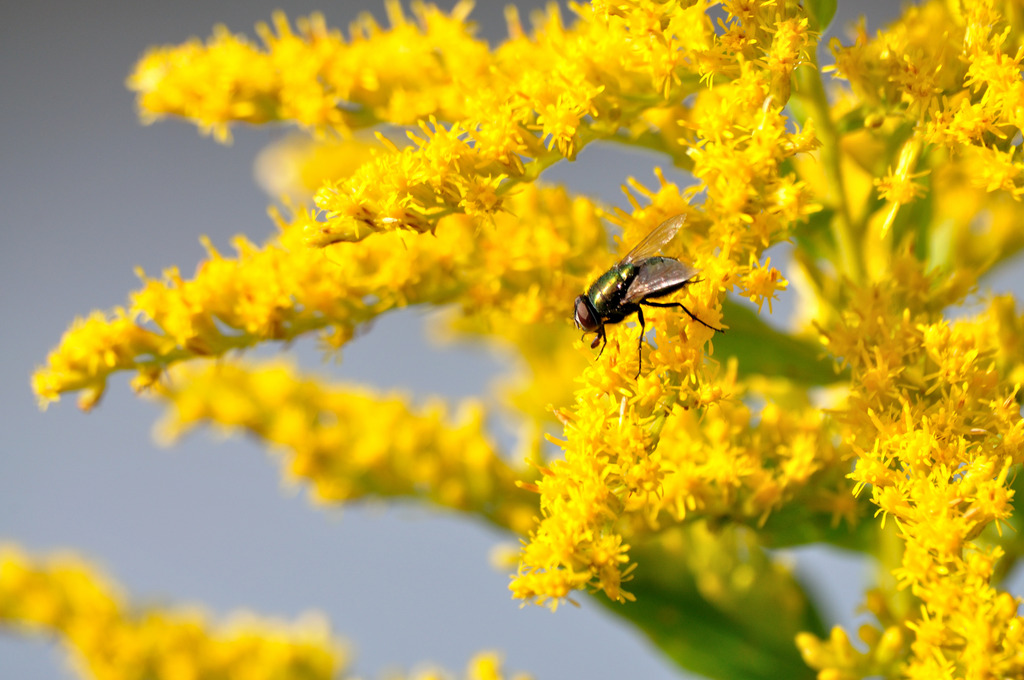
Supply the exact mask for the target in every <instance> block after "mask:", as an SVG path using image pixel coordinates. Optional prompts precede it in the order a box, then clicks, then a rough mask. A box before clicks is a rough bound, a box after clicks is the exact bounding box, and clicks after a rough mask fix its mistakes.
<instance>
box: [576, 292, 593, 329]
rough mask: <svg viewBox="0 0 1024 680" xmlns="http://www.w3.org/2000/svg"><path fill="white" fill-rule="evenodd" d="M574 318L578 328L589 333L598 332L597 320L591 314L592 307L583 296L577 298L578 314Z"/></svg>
mask: <svg viewBox="0 0 1024 680" xmlns="http://www.w3.org/2000/svg"><path fill="white" fill-rule="evenodd" d="M574 316H575V321H576V327H577V328H582V329H583V330H585V331H588V332H591V331H595V330H597V326H598V323H597V319H596V318H595V316H594V314H593V313H592V312H591V307H590V305H589V304H588V302H587V298H586V297H584V296H583V295H580V296H579V297H578V298H576V313H575V315H574Z"/></svg>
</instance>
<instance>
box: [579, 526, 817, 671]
mask: <svg viewBox="0 0 1024 680" xmlns="http://www.w3.org/2000/svg"><path fill="white" fill-rule="evenodd" d="M630 554H631V558H632V559H633V560H634V561H635V562H636V564H637V569H636V570H635V571H634V572H633V574H634V578H633V579H632V580H630V581H628V582H626V583H625V584H624V586H625V588H626V590H628V591H629V592H631V593H633V595H635V596H636V601H635V602H627V603H624V604H618V603H614V602H611V601H609V600H608V599H607V598H605V597H599V598H597V599H598V601H601V602H602V603H603V604H604V605H605V606H606V607H608V609H609V610H610V611H611V612H613V613H614V614H616V615H617V616H620V617H623V618H625V619H628V620H629V621H630V622H631V623H632V624H633V625H635V626H636V627H637V628H639V629H640V630H642V631H643V632H644V634H645V635H647V637H648V638H649V639H650V641H651V642H653V643H654V644H655V645H656V646H657V647H658V648H659V649H660V650H661V651H662V652H664V653H665V654H666V655H667V656H668V657H669V659H671V660H672V661H673V662H675V663H676V664H677V665H678V666H680V667H681V668H684V669H686V670H688V671H690V672H694V673H700V674H701V675H704V676H707V677H709V678H716V679H720V680H727V679H734V678H743V679H745V680H762V679H763V680H770V679H773V678H791V679H794V680H799V679H800V678H807V680H810V679H811V678H814V677H815V672H814V671H812V670H811V669H810V668H808V667H807V666H806V665H805V664H804V662H803V659H802V658H801V656H800V653H799V652H798V650H797V648H796V645H795V643H794V638H795V636H796V634H797V633H800V632H804V631H806V632H810V633H814V634H815V635H818V636H819V637H825V636H826V633H825V626H824V624H823V623H822V621H821V618H820V616H819V615H818V612H817V610H816V609H815V607H814V605H813V603H812V602H811V600H810V598H809V597H808V595H807V594H806V592H805V591H804V590H803V588H802V586H801V585H800V584H799V582H797V581H796V579H795V578H793V576H792V574H791V573H789V570H788V569H786V568H783V567H781V566H780V565H779V564H778V563H776V562H775V561H774V559H773V557H772V556H771V555H770V554H769V553H767V552H765V551H764V550H762V549H761V548H760V547H759V546H758V545H757V543H756V535H755V533H754V532H753V531H750V530H747V529H745V528H742V527H739V528H737V527H726V528H724V529H723V530H721V531H712V530H711V529H709V527H708V525H707V524H706V523H703V522H694V523H690V524H688V525H686V526H684V527H678V528H676V529H672V530H670V531H666V532H662V533H661V534H660V536H659V540H658V541H657V542H651V543H646V544H642V545H638V546H635V547H634V548H633V550H631V551H630Z"/></svg>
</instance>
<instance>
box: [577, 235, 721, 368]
mask: <svg viewBox="0 0 1024 680" xmlns="http://www.w3.org/2000/svg"><path fill="white" fill-rule="evenodd" d="M685 221H686V215H676V216H675V217H670V218H668V219H667V220H665V221H664V222H662V223H661V224H659V225H658V226H657V227H655V228H654V229H653V230H652V231H651V233H650V234H648V235H647V236H646V237H645V238H644V239H643V240H642V241H640V243H638V244H637V245H636V247H635V248H633V250H631V251H629V253H627V254H626V256H625V257H624V258H622V259H621V260H620V261H619V262H618V264H616V265H615V266H614V267H612V268H611V269H609V270H608V271H606V272H605V273H604V274H601V276H599V277H597V280H596V281H594V283H592V284H591V285H590V288H588V289H587V292H586V293H584V294H583V295H580V296H579V297H577V298H576V306H575V310H574V314H573V316H574V321H575V322H576V327H577V328H582V329H583V335H586V334H587V333H596V334H597V337H596V338H594V342H592V343H591V344H590V348H591V349H593V348H595V347H597V345H598V343H601V351H600V352H598V353H597V356H599V357H600V356H601V354H602V353H603V352H604V348H605V345H607V344H608V339H607V338H606V337H605V332H604V326H605V324H609V323H619V322H620V321H622V320H624V319H625V318H626V317H627V316H629V315H631V314H634V313H635V314H636V317H637V320H638V321H639V322H640V341H639V343H638V344H637V348H636V352H637V359H638V361H639V362H640V363H639V366H638V367H637V371H636V375H637V377H638V378H639V377H640V371H641V369H642V368H643V357H642V356H641V350H642V349H643V343H644V312H643V309H642V308H641V305H644V306H647V307H679V308H680V309H682V310H683V311H684V312H686V313H687V314H688V315H689V316H690V318H691V319H693V320H694V321H696V322H697V323H699V324H701V325H702V326H705V327H707V328H710V329H711V330H713V331H716V332H718V333H724V332H725V331H723V330H722V329H721V328H715V327H714V326H712V325H710V324H708V323H705V322H704V321H702V320H701V319H699V318H698V317H697V316H696V315H694V313H693V312H691V311H690V310H689V309H687V308H686V307H685V306H684V305H683V304H682V303H681V302H653V301H652V299H653V298H662V297H665V296H666V295H670V294H672V293H674V292H676V291H677V290H681V289H683V288H685V287H686V286H687V285H689V284H691V283H694V282H695V281H696V280H697V279H694V278H693V277H694V276H696V275H697V273H698V272H699V270H698V269H697V268H696V267H693V266H691V265H688V264H685V263H683V262H680V261H679V260H677V259H675V258H674V257H665V256H664V255H658V254H657V253H658V252H659V251H660V250H661V249H662V247H664V246H665V244H666V243H668V242H669V241H671V240H672V238H673V237H674V236H675V235H676V232H678V231H679V228H680V227H681V226H683V222H685Z"/></svg>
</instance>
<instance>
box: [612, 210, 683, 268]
mask: <svg viewBox="0 0 1024 680" xmlns="http://www.w3.org/2000/svg"><path fill="white" fill-rule="evenodd" d="M685 221H686V215H676V216H675V217H670V218H668V219H667V220H665V221H664V222H662V223H661V224H659V225H658V226H656V227H655V228H654V229H652V230H651V233H650V234H648V235H647V236H645V237H644V239H643V240H642V241H640V243H638V244H636V246H635V247H634V248H633V250H631V251H629V252H628V253H626V256H625V257H624V258H622V262H623V263H627V262H636V261H638V260H644V259H646V258H648V257H653V256H654V255H657V254H658V253H660V252H661V249H662V248H663V247H664V246H665V244H666V243H668V242H669V241H671V240H672V237H674V236H675V235H676V232H678V231H679V227H681V226H683V222H685Z"/></svg>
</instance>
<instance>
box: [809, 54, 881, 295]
mask: <svg viewBox="0 0 1024 680" xmlns="http://www.w3.org/2000/svg"><path fill="white" fill-rule="evenodd" d="M797 78H798V82H799V88H798V91H797V95H796V96H798V97H799V98H800V100H801V103H802V104H803V105H804V106H805V107H806V108H807V111H808V114H809V117H810V118H811V119H813V120H814V124H815V129H816V131H817V133H818V138H819V139H820V140H821V149H820V150H819V153H820V154H821V164H822V167H823V169H824V172H825V179H826V181H827V182H828V184H829V186H830V187H831V188H832V191H833V193H834V194H835V200H836V212H835V216H834V217H833V218H832V220H831V223H830V227H831V230H832V237H833V239H834V240H835V244H836V248H837V250H838V251H839V252H838V253H837V255H838V258H837V259H838V262H837V263H836V264H837V265H839V266H840V267H841V268H842V271H843V273H844V274H846V276H847V277H848V278H850V279H851V280H853V281H861V280H863V278H864V263H863V262H862V261H861V257H860V248H858V247H857V240H856V238H855V235H854V233H853V220H852V218H851V216H850V204H849V199H848V197H847V195H846V189H845V184H844V183H843V170H842V163H841V158H840V142H841V135H840V134H839V131H838V130H837V129H836V125H835V121H833V120H832V115H831V110H830V108H829V104H828V97H827V96H826V94H825V87H824V85H823V84H822V82H821V72H820V70H819V69H818V65H817V63H814V64H812V66H805V67H801V68H799V69H797Z"/></svg>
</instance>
